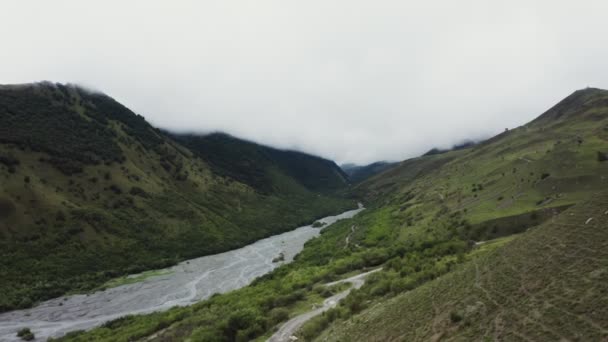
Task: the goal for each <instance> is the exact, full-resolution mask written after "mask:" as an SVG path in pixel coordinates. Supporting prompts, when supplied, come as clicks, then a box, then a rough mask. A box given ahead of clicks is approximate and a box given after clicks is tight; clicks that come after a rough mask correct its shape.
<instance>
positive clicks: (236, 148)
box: [173, 133, 348, 193]
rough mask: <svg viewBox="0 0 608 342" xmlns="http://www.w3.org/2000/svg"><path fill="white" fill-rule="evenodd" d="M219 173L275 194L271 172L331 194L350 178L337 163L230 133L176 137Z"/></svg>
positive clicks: (175, 136)
mask: <svg viewBox="0 0 608 342" xmlns="http://www.w3.org/2000/svg"><path fill="white" fill-rule="evenodd" d="M173 137H174V139H176V140H177V141H179V142H180V143H182V144H183V145H184V146H187V147H189V148H190V149H191V150H192V151H194V152H195V153H197V154H198V155H200V156H201V158H202V159H203V160H204V161H205V162H207V163H208V164H209V165H210V166H211V167H212V168H213V169H214V170H216V172H217V173H219V174H226V175H229V176H230V177H231V178H233V179H236V180H238V181H240V182H242V183H245V184H247V185H249V186H251V187H253V188H256V189H258V190H260V191H262V192H266V193H271V192H273V191H276V190H280V189H276V188H274V187H275V186H276V185H277V184H276V182H274V180H273V179H272V178H271V177H270V175H269V173H270V172H269V170H270V169H274V170H275V171H276V172H280V173H282V174H285V175H286V176H288V177H290V178H292V179H294V180H295V181H297V182H298V183H299V184H301V185H303V186H304V187H306V188H308V189H311V190H314V191H319V192H331V191H335V190H340V189H343V188H344V186H345V185H346V184H347V183H348V176H347V175H346V174H345V173H344V172H342V170H341V169H340V168H339V167H338V166H337V165H336V164H335V163H334V162H333V161H329V160H326V159H323V158H318V157H313V156H310V155H307V154H304V153H301V152H295V151H283V150H278V149H274V148H271V147H267V146H262V145H258V144H255V143H251V142H247V141H244V140H240V139H236V138H234V137H231V136H229V135H227V134H221V133H214V134H209V135H205V136H195V135H194V136H193V135H173Z"/></svg>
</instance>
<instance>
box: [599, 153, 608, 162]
mask: <svg viewBox="0 0 608 342" xmlns="http://www.w3.org/2000/svg"><path fill="white" fill-rule="evenodd" d="M607 160H608V153H605V152H600V151H598V152H597V161H599V162H605V161H607Z"/></svg>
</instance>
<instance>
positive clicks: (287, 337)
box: [267, 268, 382, 342]
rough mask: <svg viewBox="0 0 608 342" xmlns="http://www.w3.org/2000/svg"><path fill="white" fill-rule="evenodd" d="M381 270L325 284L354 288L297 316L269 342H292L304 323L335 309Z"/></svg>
mask: <svg viewBox="0 0 608 342" xmlns="http://www.w3.org/2000/svg"><path fill="white" fill-rule="evenodd" d="M381 269H382V268H377V269H375V270H372V271H369V272H365V273H361V274H358V275H356V276H354V277H350V278H347V279H342V280H338V281H334V282H331V283H327V284H325V286H333V285H337V284H341V283H351V284H352V286H351V287H350V288H349V289H348V290H345V291H342V292H340V293H338V294H336V295H333V296H331V297H329V298H327V299H325V300H324V301H323V306H321V307H320V308H317V309H314V310H312V311H309V312H307V313H304V314H301V315H299V316H296V317H294V318H292V319H290V320H289V321H287V323H285V324H283V326H281V328H280V329H279V330H278V331H277V332H276V333H274V335H272V336H271V337H270V338H269V339H268V341H267V342H290V341H292V338H291V337H292V336H293V335H294V334H295V333H296V331H298V329H300V327H302V325H304V323H306V322H307V321H308V320H309V319H311V318H313V317H315V316H318V315H320V314H322V313H323V312H325V311H327V310H329V309H331V308H334V307H335V306H336V305H338V302H340V301H341V300H342V299H344V298H345V297H346V296H348V294H349V293H350V291H352V289H358V288H360V287H361V286H363V284H365V277H367V276H368V275H370V274H372V273H374V272H378V271H380V270H381Z"/></svg>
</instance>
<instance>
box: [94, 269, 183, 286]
mask: <svg viewBox="0 0 608 342" xmlns="http://www.w3.org/2000/svg"><path fill="white" fill-rule="evenodd" d="M167 274H171V272H170V271H167V270H153V271H145V272H142V273H140V274H135V275H128V276H122V277H118V278H114V279H111V280H109V281H107V282H106V283H105V284H103V285H102V286H101V287H100V288H99V290H101V289H108V288H112V287H116V286H120V285H126V284H134V283H139V282H142V281H144V280H146V279H148V278H150V277H156V276H161V275H167Z"/></svg>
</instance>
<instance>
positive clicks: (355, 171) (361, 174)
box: [341, 161, 396, 183]
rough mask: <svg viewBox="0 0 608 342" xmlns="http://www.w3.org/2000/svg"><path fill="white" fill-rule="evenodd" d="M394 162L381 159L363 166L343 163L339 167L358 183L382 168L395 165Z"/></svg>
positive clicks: (382, 169) (385, 168)
mask: <svg viewBox="0 0 608 342" xmlns="http://www.w3.org/2000/svg"><path fill="white" fill-rule="evenodd" d="M395 164H396V163H390V162H383V161H381V162H375V163H372V164H369V165H363V166H359V165H354V164H345V165H342V166H341V168H342V169H343V170H344V172H345V173H346V174H347V175H348V177H349V179H350V180H351V181H352V182H353V183H359V182H362V181H364V180H366V179H368V178H370V177H371V176H373V175H376V174H378V173H380V172H382V171H384V170H387V169H390V168H391V167H393V166H395Z"/></svg>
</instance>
